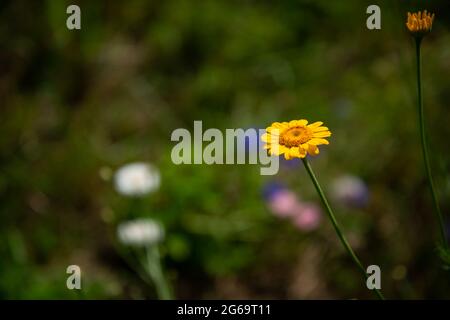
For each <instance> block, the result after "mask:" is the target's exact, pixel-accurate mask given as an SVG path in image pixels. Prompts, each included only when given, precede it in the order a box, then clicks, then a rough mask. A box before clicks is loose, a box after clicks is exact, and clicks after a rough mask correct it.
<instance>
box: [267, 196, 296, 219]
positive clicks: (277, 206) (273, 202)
mask: <svg viewBox="0 0 450 320" xmlns="http://www.w3.org/2000/svg"><path fill="white" fill-rule="evenodd" d="M299 206H300V202H299V200H298V198H297V196H296V194H295V193H293V192H292V191H289V190H286V189H283V190H280V191H278V192H276V193H275V194H274V195H273V196H272V197H271V199H270V201H269V207H270V210H271V211H272V212H273V214H274V215H276V216H278V217H281V218H285V217H291V216H293V215H294V214H295V212H296V210H298V207H299Z"/></svg>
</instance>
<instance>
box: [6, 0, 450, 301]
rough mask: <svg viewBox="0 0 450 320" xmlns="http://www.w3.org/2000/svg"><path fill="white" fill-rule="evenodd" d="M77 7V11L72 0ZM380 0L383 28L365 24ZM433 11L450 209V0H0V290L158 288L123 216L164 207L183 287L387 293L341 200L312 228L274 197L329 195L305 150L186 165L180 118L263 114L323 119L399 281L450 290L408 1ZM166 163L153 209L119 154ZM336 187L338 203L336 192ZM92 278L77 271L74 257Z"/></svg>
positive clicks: (218, 124) (442, 167) (173, 264)
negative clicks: (283, 156) (280, 192)
mask: <svg viewBox="0 0 450 320" xmlns="http://www.w3.org/2000/svg"><path fill="white" fill-rule="evenodd" d="M72 3H76V4H78V5H79V6H80V7H81V21H82V22H81V26H82V28H81V30H79V31H76V30H75V31H70V30H68V29H67V28H66V18H67V17H68V15H67V14H66V7H67V6H68V5H69V4H72ZM370 4H378V5H379V6H380V7H381V12H382V29H381V30H375V31H370V30H368V29H367V28H366V19H367V17H368V15H367V14H366V8H367V7H368V6H369V5H370ZM417 8H420V9H429V10H431V11H433V12H435V13H436V19H435V23H434V26H433V32H432V33H431V34H430V35H429V36H428V37H427V38H426V39H425V41H424V43H423V59H424V60H423V82H424V99H425V108H426V117H427V124H428V128H429V140H430V144H431V148H432V150H433V152H432V165H433V173H434V176H435V180H436V185H437V187H438V190H439V196H440V198H441V205H442V209H443V212H444V214H445V215H446V216H447V217H449V214H448V213H449V211H450V197H449V196H450V173H449V170H450V148H449V147H448V146H449V144H448V140H447V139H448V136H450V127H449V126H448V119H449V116H450V108H449V105H448V101H450V90H449V75H450V32H449V27H450V11H449V9H450V3H449V1H446V0H442V1H425V0H422V1H419V0H416V1H407V0H405V1H400V0H396V1H387V0H385V1H380V0H377V1H375V0H373V1H372V0H367V1H366V0H349V1H326V0H296V1H293V0H292V1H227V0H221V1H194V0H192V1H185V0H180V1H175V0H165V1H136V0H133V1H126V2H125V1H114V2H113V1H51V0H48V1H24V0H15V1H2V2H1V4H0V39H1V41H0V43H1V44H0V45H1V50H0V70H1V71H0V298H3V299H15V298H18V299H30V298H42V299H56V298H63V299H78V298H82V299H96V298H102V299H110V298H125V299H143V298H154V297H155V293H154V290H153V288H152V287H151V286H148V285H146V284H145V283H143V282H142V281H141V280H140V278H139V277H138V276H137V275H136V273H135V272H134V271H133V269H132V268H131V267H130V265H129V264H127V263H126V262H125V261H124V259H123V258H122V257H121V256H120V254H118V250H117V246H118V244H117V239H116V226H117V224H118V223H120V222H121V221H124V220H127V219H131V218H136V217H153V218H155V219H158V220H160V221H162V223H163V224H164V226H165V229H166V239H165V240H164V242H163V243H162V245H161V250H162V252H163V260H164V264H165V266H166V274H167V277H168V278H169V279H170V282H171V283H172V285H173V287H174V290H175V294H176V297H177V298H223V299H230V298H276V299H283V298H288V299H311V298H321V299H323V298H332V299H338V298H344V299H348V298H360V299H364V298H372V297H373V295H372V293H371V292H370V291H369V290H367V288H366V287H365V285H364V283H363V281H362V279H361V277H360V274H359V273H358V270H357V269H356V268H355V267H354V266H353V264H352V262H351V260H350V259H349V258H348V257H347V255H346V253H345V252H344V251H343V249H342V247H341V244H340V243H339V242H338V239H337V237H336V235H335V233H334V231H333V229H332V227H331V225H330V223H329V221H328V220H327V219H325V217H324V219H323V220H322V222H321V224H320V226H319V228H317V229H315V230H313V231H310V232H304V231H301V230H298V229H297V228H296V227H295V226H293V225H292V224H291V223H289V222H288V221H286V220H282V219H278V218H277V217H275V216H274V215H273V214H272V213H271V212H270V210H269V208H268V205H267V201H266V200H265V198H264V197H263V190H264V187H265V186H266V185H267V184H270V183H274V182H277V183H282V184H284V185H285V186H287V187H288V188H290V189H291V190H293V191H295V192H296V193H297V194H299V196H300V197H301V198H302V199H306V200H307V201H311V202H316V203H317V201H318V198H317V195H316V194H315V192H314V189H313V186H312V185H311V182H310V181H309V180H308V178H307V176H306V173H305V171H304V169H303V168H302V167H301V166H295V165H290V166H289V165H288V166H285V165H283V167H282V168H281V170H280V173H279V174H278V175H276V176H261V175H260V174H259V167H258V166H257V165H227V166H221V165H211V166H207V165H180V166H176V165H174V164H173V163H172V161H171V159H170V152H171V149H172V147H173V146H174V145H175V143H173V142H171V141H170V135H171V133H172V131H173V130H174V129H176V128H188V129H189V130H192V126H193V121H194V120H202V121H203V127H204V128H212V127H215V128H219V129H221V130H225V128H250V127H254V128H265V127H266V126H268V125H270V123H272V122H274V121H286V120H290V119H300V118H306V119H310V121H318V120H321V121H324V122H325V124H326V125H327V126H328V127H329V128H330V129H331V131H332V132H333V136H332V137H331V139H330V141H331V143H330V145H329V146H326V147H324V148H322V149H321V150H322V153H321V155H320V156H319V157H317V158H314V160H312V165H313V167H314V169H315V171H316V173H317V174H318V176H319V180H320V181H321V182H322V184H323V186H324V189H325V190H326V192H328V191H329V186H330V183H331V181H332V180H333V179H334V178H335V177H337V176H339V175H341V174H352V175H355V176H358V177H360V178H361V179H362V180H363V181H364V182H365V183H366V184H367V187H368V190H369V193H370V198H369V202H368V203H367V205H365V206H364V207H363V208H347V207H336V211H337V216H338V219H339V220H340V221H341V222H342V225H343V228H344V231H345V233H346V234H347V236H348V237H349V238H350V240H351V243H352V244H353V246H354V248H355V250H356V252H357V253H358V254H359V256H360V257H361V259H362V261H363V262H364V263H365V264H366V265H369V264H377V265H379V266H380V268H381V271H382V291H383V292H384V294H385V296H386V297H387V298H398V299H411V298H412V299H420V298H447V299H448V298H450V290H449V289H450V277H449V276H450V274H449V272H448V271H445V270H443V268H442V267H441V265H440V261H439V259H438V258H437V256H436V252H435V244H436V240H437V236H438V233H437V228H436V222H435V220H434V216H433V212H432V205H431V199H430V196H429V192H428V188H427V183H426V179H425V175H424V170H423V164H422V158H421V153H420V141H419V135H418V128H417V114H416V91H415V88H416V87H415V69H414V66H415V65H414V63H415V56H414V45H413V40H412V38H411V36H410V35H409V34H408V33H407V32H406V28H405V21H406V12H407V11H410V10H415V9H417ZM134 161H147V162H150V163H152V164H153V165H155V166H156V167H158V168H159V170H160V173H161V187H160V189H159V190H158V191H157V192H154V193H152V194H150V195H148V196H146V197H145V198H143V199H142V200H141V203H140V205H139V206H138V207H136V208H138V209H136V210H134V209H130V208H135V207H133V206H131V207H130V201H132V200H130V199H128V198H124V197H123V196H121V195H119V194H118V193H117V192H116V191H115V190H114V186H113V181H112V180H111V173H112V172H114V171H115V170H116V169H117V168H119V167H120V166H122V165H124V164H126V163H129V162H134ZM333 205H334V204H333ZM70 264H76V265H79V266H80V267H81V269H82V285H83V290H81V292H78V291H76V290H75V291H70V290H68V289H67V288H66V278H67V276H68V275H67V274H66V267H67V266H68V265H70Z"/></svg>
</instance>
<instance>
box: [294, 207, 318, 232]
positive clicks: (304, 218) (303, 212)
mask: <svg viewBox="0 0 450 320" xmlns="http://www.w3.org/2000/svg"><path fill="white" fill-rule="evenodd" d="M321 219H322V211H321V210H320V208H319V207H318V206H317V205H315V204H313V203H308V202H305V203H303V204H301V205H300V206H299V207H298V208H297V210H296V212H295V216H294V217H293V223H294V225H295V226H296V227H297V228H298V229H300V230H303V231H311V230H314V229H317V227H319V224H320V221H321Z"/></svg>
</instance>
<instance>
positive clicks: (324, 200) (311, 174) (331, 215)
mask: <svg viewBox="0 0 450 320" xmlns="http://www.w3.org/2000/svg"><path fill="white" fill-rule="evenodd" d="M302 161H303V164H304V165H305V168H306V171H307V172H308V174H309V177H310V178H311V180H312V182H313V184H314V187H315V188H316V191H317V193H318V194H319V197H320V200H322V203H323V205H324V206H325V209H326V212H327V214H328V217H329V218H330V220H331V223H332V224H333V227H334V230H335V231H336V233H337V235H338V237H339V239H340V240H341V243H342V245H343V246H344V248H345V249H346V250H347V252H348V254H349V255H350V257H351V258H352V260H353V262H354V263H355V264H356V266H357V267H358V269H359V270H360V271H361V272H362V274H363V275H364V278H365V279H367V278H368V276H367V273H366V270H365V269H364V267H363V265H362V263H361V261H360V260H359V259H358V257H357V256H356V254H355V252H354V251H353V249H352V247H351V246H350V244H349V243H348V241H347V239H346V238H345V236H344V234H343V233H342V231H341V228H340V226H339V224H338V222H337V220H336V218H335V216H334V213H333V210H332V209H331V207H330V205H329V203H328V200H327V198H326V197H325V194H324V193H323V191H322V188H321V187H320V184H319V181H317V178H316V176H315V175H314V172H313V170H312V168H311V166H310V164H309V162H308V160H307V159H306V158H302ZM374 290H375V293H376V295H377V297H378V298H379V299H381V300H384V296H383V294H382V293H381V291H380V290H378V289H376V288H375V289H374Z"/></svg>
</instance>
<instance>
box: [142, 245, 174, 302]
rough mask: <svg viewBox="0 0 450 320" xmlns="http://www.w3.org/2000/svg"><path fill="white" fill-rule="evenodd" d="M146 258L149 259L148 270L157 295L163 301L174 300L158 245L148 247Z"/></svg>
mask: <svg viewBox="0 0 450 320" xmlns="http://www.w3.org/2000/svg"><path fill="white" fill-rule="evenodd" d="M146 257H147V261H146V262H147V266H146V270H147V272H148V274H149V276H150V277H151V278H152V280H153V282H154V284H155V288H156V293H157V294H158V297H159V298H160V299H162V300H171V299H173V297H172V291H171V289H170V287H169V284H168V283H167V280H166V278H165V277H164V274H163V271H162V266H161V257H160V254H159V248H158V245H156V244H154V245H150V246H147V247H146Z"/></svg>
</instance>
